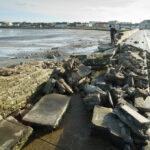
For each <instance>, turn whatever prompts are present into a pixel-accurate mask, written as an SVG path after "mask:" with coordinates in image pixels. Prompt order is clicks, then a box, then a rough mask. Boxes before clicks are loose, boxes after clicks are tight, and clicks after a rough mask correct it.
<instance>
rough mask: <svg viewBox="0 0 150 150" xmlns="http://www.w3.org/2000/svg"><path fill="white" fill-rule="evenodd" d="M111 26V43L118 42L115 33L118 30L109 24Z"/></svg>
mask: <svg viewBox="0 0 150 150" xmlns="http://www.w3.org/2000/svg"><path fill="white" fill-rule="evenodd" d="M109 27H110V37H111V45H113V46H114V45H115V44H116V39H115V34H116V33H117V30H116V29H115V28H113V27H112V25H109Z"/></svg>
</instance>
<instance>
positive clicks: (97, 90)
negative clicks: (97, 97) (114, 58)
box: [84, 84, 103, 93]
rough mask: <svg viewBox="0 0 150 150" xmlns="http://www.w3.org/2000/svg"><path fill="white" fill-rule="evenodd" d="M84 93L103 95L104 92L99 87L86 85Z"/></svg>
mask: <svg viewBox="0 0 150 150" xmlns="http://www.w3.org/2000/svg"><path fill="white" fill-rule="evenodd" d="M84 91H85V92H86V93H101V92H103V91H102V90H101V89H100V88H99V87H97V86H94V85H89V84H85V86H84Z"/></svg>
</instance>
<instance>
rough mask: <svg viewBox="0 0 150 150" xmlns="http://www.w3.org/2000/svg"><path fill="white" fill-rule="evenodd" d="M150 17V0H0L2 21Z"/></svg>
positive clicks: (106, 19)
mask: <svg viewBox="0 0 150 150" xmlns="http://www.w3.org/2000/svg"><path fill="white" fill-rule="evenodd" d="M144 19H150V1H149V0H0V21H31V22H56V21H69V22H73V21H82V22H87V21H109V20H119V21H129V22H140V21H142V20H144Z"/></svg>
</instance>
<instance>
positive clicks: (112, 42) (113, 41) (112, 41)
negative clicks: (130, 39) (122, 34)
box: [111, 35, 115, 45]
mask: <svg viewBox="0 0 150 150" xmlns="http://www.w3.org/2000/svg"><path fill="white" fill-rule="evenodd" d="M114 44H115V38H114V35H111V45H114Z"/></svg>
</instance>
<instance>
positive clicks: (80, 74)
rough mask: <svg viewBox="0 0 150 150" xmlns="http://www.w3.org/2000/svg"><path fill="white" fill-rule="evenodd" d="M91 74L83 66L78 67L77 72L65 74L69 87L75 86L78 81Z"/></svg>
mask: <svg viewBox="0 0 150 150" xmlns="http://www.w3.org/2000/svg"><path fill="white" fill-rule="evenodd" d="M90 73H91V69H90V67H88V66H85V65H83V64H81V65H79V66H78V68H77V71H72V72H68V73H67V81H68V83H69V85H74V84H76V83H77V82H78V81H79V80H80V79H82V78H84V77H85V76H87V75H89V74H90Z"/></svg>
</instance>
